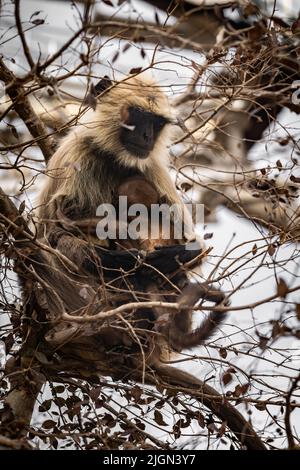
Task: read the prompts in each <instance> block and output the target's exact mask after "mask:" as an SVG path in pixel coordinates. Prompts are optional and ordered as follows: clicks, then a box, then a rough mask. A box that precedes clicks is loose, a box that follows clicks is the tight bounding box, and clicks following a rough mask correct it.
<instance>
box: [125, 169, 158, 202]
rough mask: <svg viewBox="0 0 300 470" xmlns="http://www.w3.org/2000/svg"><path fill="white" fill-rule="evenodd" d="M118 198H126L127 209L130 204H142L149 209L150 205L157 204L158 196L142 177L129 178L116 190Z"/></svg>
mask: <svg viewBox="0 0 300 470" xmlns="http://www.w3.org/2000/svg"><path fill="white" fill-rule="evenodd" d="M117 193H118V196H126V197H127V203H128V207H130V206H131V205H132V204H143V205H144V206H146V207H147V209H149V208H150V207H151V204H158V203H159V195H158V192H157V190H156V189H155V188H154V186H153V185H152V184H151V183H149V181H147V180H146V179H145V178H144V177H143V176H131V177H130V178H127V179H126V180H124V181H123V182H122V183H121V184H120V186H119V188H118V191H117Z"/></svg>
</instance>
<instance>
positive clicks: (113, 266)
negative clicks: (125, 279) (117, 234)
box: [95, 246, 144, 277]
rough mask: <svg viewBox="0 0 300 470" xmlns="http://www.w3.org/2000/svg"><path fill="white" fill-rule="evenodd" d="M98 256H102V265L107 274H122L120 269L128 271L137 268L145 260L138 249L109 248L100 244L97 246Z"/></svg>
mask: <svg viewBox="0 0 300 470" xmlns="http://www.w3.org/2000/svg"><path fill="white" fill-rule="evenodd" d="M95 251H96V254H97V257H98V258H100V261H101V267H102V268H103V270H105V275H108V276H113V277H114V276H115V275H120V271H123V272H128V271H132V270H135V269H136V268H137V267H138V266H140V264H141V263H142V261H143V258H144V257H143V254H142V253H141V252H139V251H138V250H135V249H131V250H127V251H125V250H124V251H118V250H107V249H106V248H102V247H100V246H97V247H95Z"/></svg>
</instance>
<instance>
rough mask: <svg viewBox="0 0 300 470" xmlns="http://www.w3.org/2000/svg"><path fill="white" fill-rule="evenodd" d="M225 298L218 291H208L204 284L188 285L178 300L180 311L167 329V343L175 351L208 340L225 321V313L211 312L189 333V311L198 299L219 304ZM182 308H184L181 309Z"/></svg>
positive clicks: (190, 320)
mask: <svg viewBox="0 0 300 470" xmlns="http://www.w3.org/2000/svg"><path fill="white" fill-rule="evenodd" d="M224 298H225V295H224V293H223V292H222V291H220V290H212V289H209V287H208V285H207V284H206V283H203V284H192V283H190V284H188V285H187V286H186V287H185V289H184V290H183V293H182V295H181V296H180V299H179V302H178V303H179V306H180V307H181V310H180V311H179V312H178V313H176V314H175V315H174V317H173V319H172V322H171V325H170V328H169V338H168V339H169V342H170V344H171V346H172V347H173V348H174V349H175V350H176V351H181V350H182V349H188V348H193V347H195V346H200V345H201V344H203V343H204V342H205V341H206V340H208V339H209V338H210V337H211V336H212V335H213V334H214V332H215V330H216V328H217V327H218V325H220V323H222V321H223V320H224V319H225V317H226V315H227V313H226V312H218V311H212V312H211V313H210V314H209V315H208V316H207V318H206V319H205V320H204V321H203V322H202V323H201V325H200V326H199V328H196V330H194V331H191V323H192V318H191V310H192V309H193V307H194V306H195V304H196V303H197V302H198V301H199V300H200V299H205V300H210V301H212V302H215V303H216V304H219V303H220V302H222V301H223V300H224ZM183 307H184V308H183Z"/></svg>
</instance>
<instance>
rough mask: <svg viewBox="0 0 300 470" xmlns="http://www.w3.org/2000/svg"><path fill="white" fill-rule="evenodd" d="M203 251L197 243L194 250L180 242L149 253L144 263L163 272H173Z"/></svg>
mask: <svg viewBox="0 0 300 470" xmlns="http://www.w3.org/2000/svg"><path fill="white" fill-rule="evenodd" d="M201 251H202V249H201V246H200V245H197V244H196V243H195V244H194V247H193V249H192V250H190V249H187V246H186V245H180V244H178V245H173V246H165V247H159V248H156V249H155V250H154V251H151V252H150V253H148V255H147V256H146V259H145V263H144V265H146V264H148V265H150V266H151V267H152V268H155V269H157V270H158V271H160V272H161V273H163V274H171V273H173V272H174V271H176V270H178V268H180V266H182V265H183V264H185V263H189V262H190V261H192V260H194V259H196V258H197V256H199V255H200V254H201ZM150 269H151V268H150ZM152 271H153V269H152Z"/></svg>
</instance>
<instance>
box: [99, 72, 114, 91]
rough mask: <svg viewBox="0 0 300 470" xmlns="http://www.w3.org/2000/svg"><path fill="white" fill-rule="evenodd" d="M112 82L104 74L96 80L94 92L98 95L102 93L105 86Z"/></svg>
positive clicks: (107, 86)
mask: <svg viewBox="0 0 300 470" xmlns="http://www.w3.org/2000/svg"><path fill="white" fill-rule="evenodd" d="M112 84H113V82H112V81H111V79H110V78H109V77H108V76H107V75H105V76H104V77H103V78H102V79H101V80H100V82H98V83H97V84H96V85H95V90H96V93H97V95H100V93H102V92H103V91H105V90H106V89H107V88H109V87H111V86H112Z"/></svg>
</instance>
